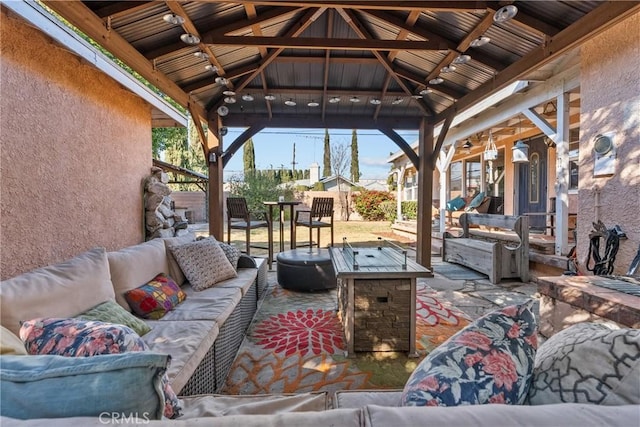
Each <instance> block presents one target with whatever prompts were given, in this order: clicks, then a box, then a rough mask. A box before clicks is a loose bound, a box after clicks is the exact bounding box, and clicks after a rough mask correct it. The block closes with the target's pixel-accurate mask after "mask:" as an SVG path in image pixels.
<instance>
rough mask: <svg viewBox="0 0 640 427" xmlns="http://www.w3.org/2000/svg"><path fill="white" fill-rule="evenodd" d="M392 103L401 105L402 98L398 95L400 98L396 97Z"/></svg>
mask: <svg viewBox="0 0 640 427" xmlns="http://www.w3.org/2000/svg"><path fill="white" fill-rule="evenodd" d="M391 103H392V104H393V105H400V104H402V98H400V97H398V98H396V99H394V100H393V101H391Z"/></svg>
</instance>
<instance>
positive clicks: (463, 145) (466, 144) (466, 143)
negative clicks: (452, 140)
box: [462, 138, 473, 154]
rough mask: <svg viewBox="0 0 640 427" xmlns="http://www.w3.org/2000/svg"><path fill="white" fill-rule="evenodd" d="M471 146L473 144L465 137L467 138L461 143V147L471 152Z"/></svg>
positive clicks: (466, 151)
mask: <svg viewBox="0 0 640 427" xmlns="http://www.w3.org/2000/svg"><path fill="white" fill-rule="evenodd" d="M472 147H473V144H472V143H471V140H470V139H469V138H467V140H466V141H465V142H464V144H462V149H463V150H464V152H465V153H467V154H469V153H470V152H471V148H472Z"/></svg>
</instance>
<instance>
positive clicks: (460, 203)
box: [446, 196, 464, 212]
mask: <svg viewBox="0 0 640 427" xmlns="http://www.w3.org/2000/svg"><path fill="white" fill-rule="evenodd" d="M463 207H464V199H463V198H462V197H460V196H457V197H455V198H453V199H451V200H449V201H448V202H447V208H446V209H447V210H448V211H449V212H453V211H459V210H460V209H462V208H463Z"/></svg>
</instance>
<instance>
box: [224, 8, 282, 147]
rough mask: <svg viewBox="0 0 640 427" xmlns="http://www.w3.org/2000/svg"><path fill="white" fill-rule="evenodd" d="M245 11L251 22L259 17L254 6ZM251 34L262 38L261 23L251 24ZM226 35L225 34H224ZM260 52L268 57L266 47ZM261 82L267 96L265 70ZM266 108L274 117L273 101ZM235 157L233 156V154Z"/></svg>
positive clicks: (267, 102)
mask: <svg viewBox="0 0 640 427" xmlns="http://www.w3.org/2000/svg"><path fill="white" fill-rule="evenodd" d="M244 8H245V11H246V13H247V17H248V18H249V19H250V20H252V21H253V20H256V17H257V15H258V13H257V11H256V7H255V5H253V4H245V5H244ZM261 22H266V21H261ZM251 32H252V33H253V34H254V35H256V36H262V27H261V26H260V23H259V22H253V23H252V24H251ZM223 34H225V33H223ZM258 51H259V52H260V57H261V58H264V57H265V56H267V53H268V52H267V49H266V48H264V47H260V48H258ZM260 81H261V82H262V90H263V91H264V93H265V94H266V93H267V91H268V90H269V87H268V86H267V80H266V79H265V76H264V70H262V71H260ZM264 102H265V104H266V106H267V112H268V113H269V117H272V116H273V112H272V111H271V101H269V100H268V99H265V100H264ZM232 155H233V154H232Z"/></svg>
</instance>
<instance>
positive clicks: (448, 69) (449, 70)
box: [440, 65, 456, 73]
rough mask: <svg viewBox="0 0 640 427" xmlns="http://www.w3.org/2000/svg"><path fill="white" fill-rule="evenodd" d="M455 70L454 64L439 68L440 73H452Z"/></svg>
mask: <svg viewBox="0 0 640 427" xmlns="http://www.w3.org/2000/svg"><path fill="white" fill-rule="evenodd" d="M455 70H456V66H455V65H447V66H446V67H442V68H441V69H440V72H441V73H452V72H454V71H455Z"/></svg>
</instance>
